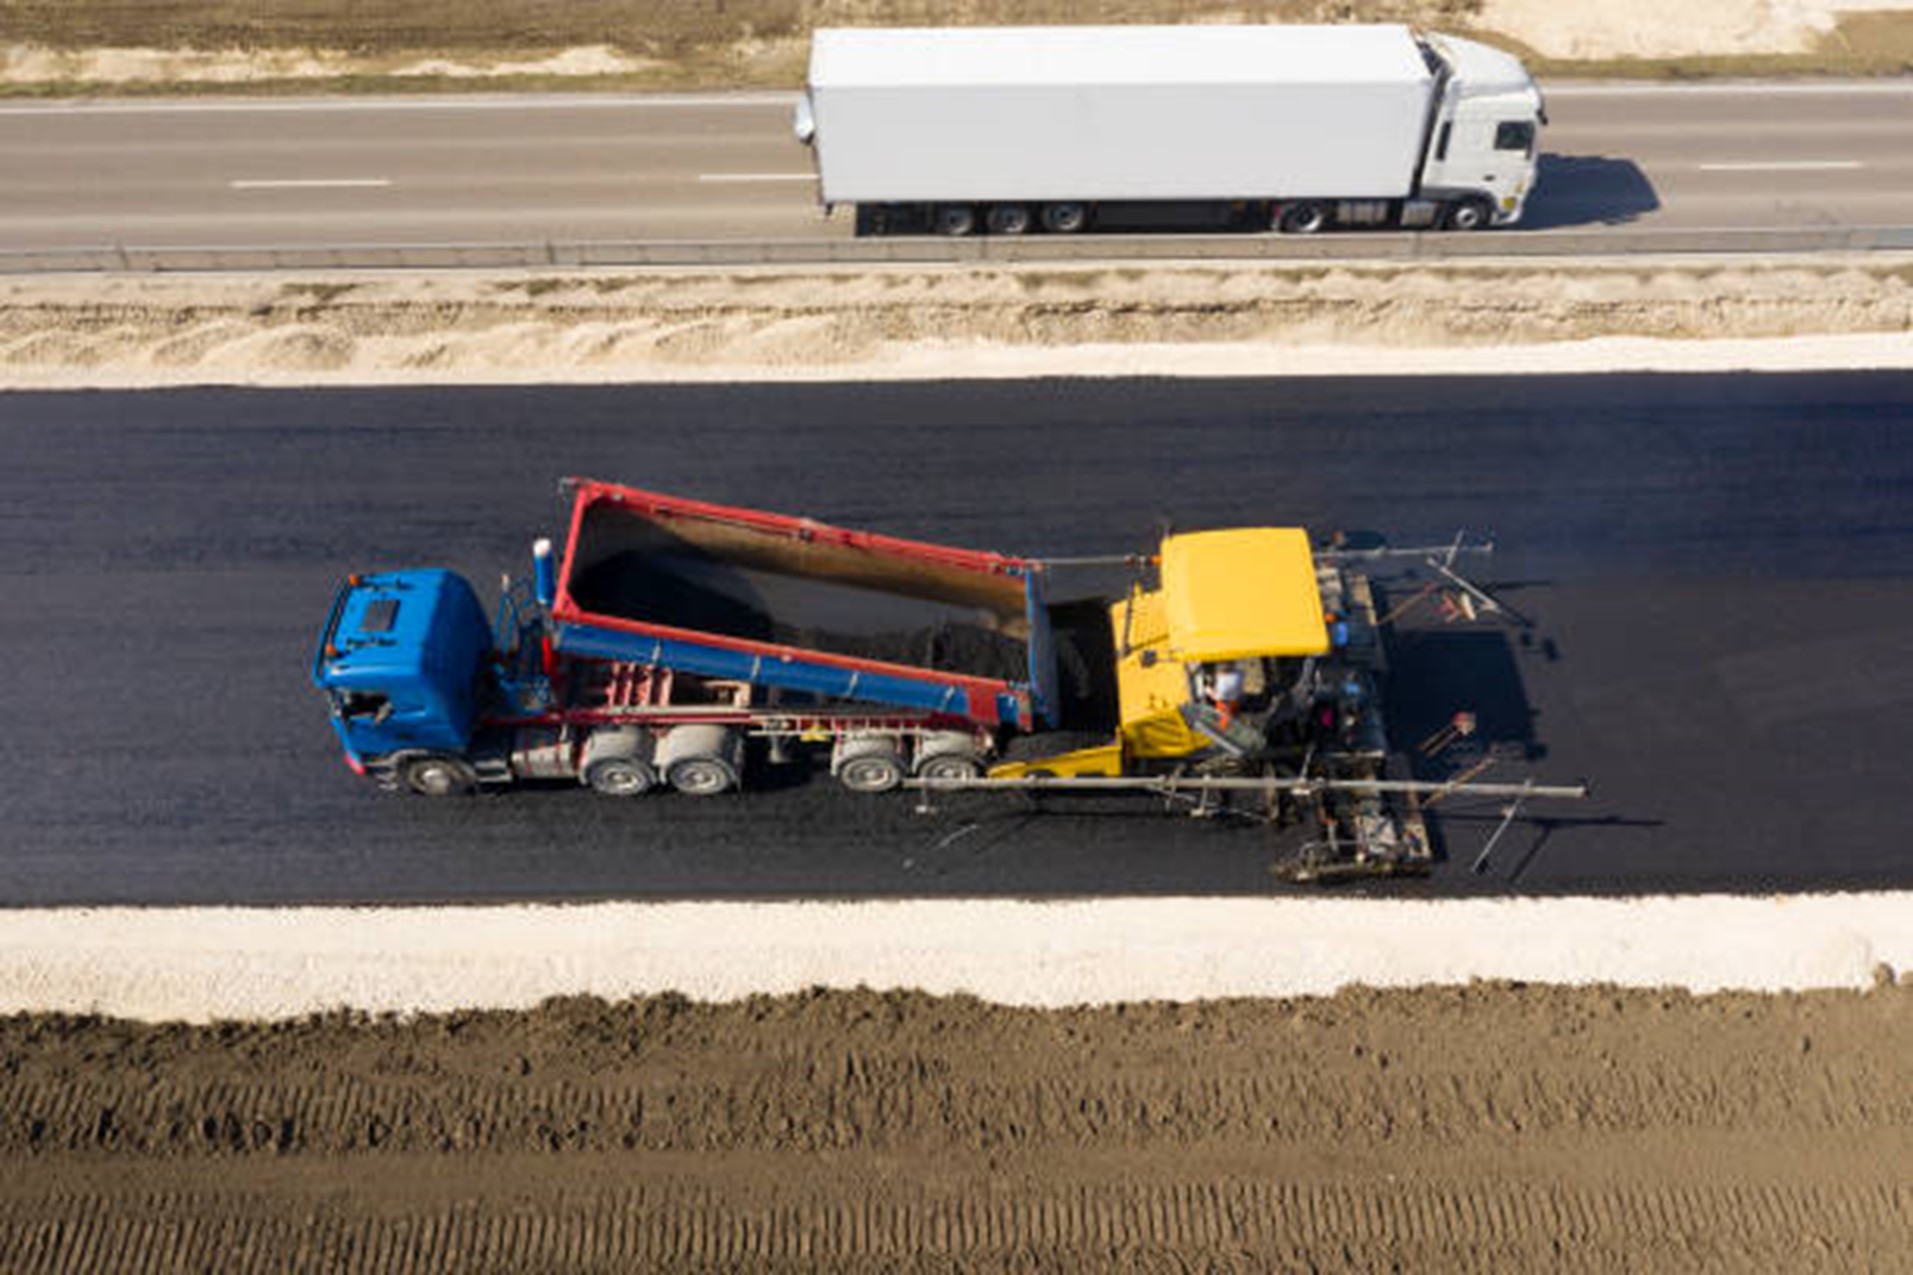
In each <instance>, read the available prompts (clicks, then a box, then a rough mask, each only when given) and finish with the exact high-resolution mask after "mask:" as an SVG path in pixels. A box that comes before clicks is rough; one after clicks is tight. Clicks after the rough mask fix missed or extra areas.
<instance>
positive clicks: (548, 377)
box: [0, 332, 1913, 390]
mask: <svg viewBox="0 0 1913 1275" xmlns="http://www.w3.org/2000/svg"><path fill="white" fill-rule="evenodd" d="M1909 369H1913V333H1909V332H1858V333H1841V334H1837V335H1800V336H1788V337H1750V338H1699V339H1681V338H1671V339H1662V338H1653V337H1595V338H1592V339H1589V340H1580V341H1557V342H1551V343H1548V344H1534V345H1478V346H1442V345H1426V346H1403V345H1360V344H1354V343H1349V344H1342V345H1329V344H1324V345H1308V344H1285V343H1278V342H1267V343H1264V342H1237V343H1213V344H1211V343H1195V342H1191V343H1187V344H1175V345H1171V344H1123V345H1113V344H1083V345H1068V346H1011V345H994V344H990V343H987V342H981V341H966V342H941V341H922V342H910V343H901V344H897V345H890V346H884V347H880V348H879V349H878V350H877V351H876V352H874V353H873V354H871V355H870V356H869V357H867V358H862V359H857V360H851V361H830V360H827V359H822V358H820V359H818V360H817V361H814V362H790V361H785V360H781V359H780V360H776V361H763V362H753V361H751V360H750V358H749V356H748V355H745V356H742V357H740V358H739V359H738V360H736V361H729V360H724V359H714V360H712V361H711V362H709V363H674V362H670V361H665V360H651V359H642V358H638V359H632V360H612V361H607V362H604V363H590V362H587V363H584V364H566V363H564V362H562V361H557V360H550V359H546V358H544V357H542V356H540V357H535V358H532V359H529V360H526V361H524V362H523V363H521V364H518V365H514V364H513V363H512V362H511V361H510V360H508V359H500V358H493V359H491V360H490V361H489V362H488V363H486V364H485V365H483V366H476V365H474V366H457V367H455V368H452V369H448V368H445V367H435V366H434V367H419V366H414V365H410V364H406V363H403V362H401V361H396V360H395V361H384V362H381V361H377V360H360V361H354V362H349V363H348V364H347V366H345V367H342V368H339V369H336V370H315V369H312V368H306V367H288V368H270V367H261V366H259V365H258V364H257V363H256V362H248V363H246V364H243V365H240V364H232V363H225V362H220V363H214V364H209V365H206V366H167V365H163V364H156V363H151V362H146V361H144V360H143V359H138V360H136V359H128V360H125V361H122V362H120V363H112V362H108V363H102V364H89V365H86V366H83V367H71V366H67V365H64V364H61V365H54V366H49V367H32V366H26V365H21V364H11V365H0V389H6V390H45V389H77V388H84V389H101V390H103V389H122V390H124V389H152V388H157V387H163V386H192V385H252V386H272V387H280V388H298V387H308V386H333V387H342V386H356V387H365V386H375V385H440V384H456V385H459V386H466V387H469V386H476V385H659V384H710V383H724V384H729V383H739V382H771V383H779V384H796V383H811V382H828V383H841V384H849V383H859V382H898V381H948V380H1026V379H1037V378H1054V377H1085V378H1098V379H1111V378H1121V377H1174V378H1179V379H1187V380H1195V379H1202V378H1208V377H1278V378H1279V377H1287V376H1308V377H1325V376H1343V377H1377V376H1387V377H1394V376H1556V375H1568V374H1578V375H1599V374H1604V373H1615V372H1675V373H1687V372H1693V373H1722V372H1861V371H1885V370H1909Z"/></svg>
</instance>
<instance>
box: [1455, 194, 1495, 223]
mask: <svg viewBox="0 0 1913 1275" xmlns="http://www.w3.org/2000/svg"><path fill="white" fill-rule="evenodd" d="M1494 219H1495V206H1494V205H1493V204H1491V203H1489V202H1488V201H1487V200H1485V199H1483V198H1481V196H1479V195H1476V196H1475V197H1473V198H1472V199H1464V200H1462V201H1461V202H1460V203H1458V204H1456V205H1455V206H1454V207H1452V208H1450V209H1449V210H1448V215H1447V217H1445V218H1443V219H1442V224H1443V225H1445V226H1447V227H1448V229H1450V230H1486V229H1487V228H1488V227H1489V226H1491V225H1493V224H1494Z"/></svg>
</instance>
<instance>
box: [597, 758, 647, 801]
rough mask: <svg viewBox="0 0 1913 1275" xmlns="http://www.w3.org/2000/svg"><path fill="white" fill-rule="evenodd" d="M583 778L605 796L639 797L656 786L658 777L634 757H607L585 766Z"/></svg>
mask: <svg viewBox="0 0 1913 1275" xmlns="http://www.w3.org/2000/svg"><path fill="white" fill-rule="evenodd" d="M584 780H585V782H586V783H587V784H590V785H591V791H593V792H601V793H603V794H604V795H605V796H607V797H641V796H643V795H644V794H645V793H647V792H650V791H651V790H652V789H653V788H655V787H657V782H658V777H657V775H655V774H654V773H652V770H651V768H650V767H649V766H647V765H645V764H644V763H643V762H641V761H639V760H638V759H637V758H635V757H608V758H606V759H605V760H604V761H601V762H596V763H594V764H593V765H591V766H589V767H587V768H586V769H585V774H584Z"/></svg>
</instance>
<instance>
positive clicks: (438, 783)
mask: <svg viewBox="0 0 1913 1275" xmlns="http://www.w3.org/2000/svg"><path fill="white" fill-rule="evenodd" d="M399 774H400V775H401V776H402V777H403V778H404V780H405V786H406V787H407V788H409V789H411V790H412V791H413V792H415V793H417V794H418V795H419V796H421V797H463V796H465V795H466V794H467V793H469V792H471V791H472V790H473V789H475V788H477V787H478V772H477V771H475V770H473V769H472V767H471V763H470V762H467V761H465V760H464V759H463V758H460V757H448V756H446V755H444V754H443V753H427V754H425V755H424V756H422V757H414V758H412V759H411V760H409V761H407V762H405V763H404V765H403V767H402V768H401V770H400V771H399Z"/></svg>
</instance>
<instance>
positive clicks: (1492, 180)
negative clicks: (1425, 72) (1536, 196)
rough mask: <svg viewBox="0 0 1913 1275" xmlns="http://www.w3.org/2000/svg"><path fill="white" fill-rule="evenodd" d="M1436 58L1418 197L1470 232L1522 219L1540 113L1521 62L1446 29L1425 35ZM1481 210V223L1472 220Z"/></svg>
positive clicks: (1534, 162) (1537, 94)
mask: <svg viewBox="0 0 1913 1275" xmlns="http://www.w3.org/2000/svg"><path fill="white" fill-rule="evenodd" d="M1422 38H1423V40H1424V41H1425V47H1426V48H1427V49H1428V50H1429V51H1430V52H1431V53H1432V54H1433V55H1434V58H1435V59H1436V60H1438V61H1439V63H1440V66H1439V67H1438V68H1437V76H1438V79H1439V82H1440V85H1441V88H1440V92H1439V94H1438V96H1437V97H1436V99H1435V112H1434V118H1433V119H1432V121H1431V126H1432V130H1433V131H1432V135H1431V136H1430V138H1429V142H1428V146H1427V148H1426V154H1425V157H1424V159H1423V161H1422V172H1421V189H1420V192H1419V193H1420V196H1421V198H1422V199H1424V200H1440V201H1442V202H1443V203H1444V204H1445V205H1446V206H1447V208H1448V212H1447V223H1446V224H1448V225H1450V226H1452V227H1454V228H1455V229H1461V230H1474V229H1479V228H1480V226H1481V225H1482V224H1493V225H1497V226H1503V225H1511V224H1513V223H1514V222H1517V221H1519V220H1521V213H1522V209H1523V207H1524V206H1525V205H1526V203H1527V198H1528V193H1529V192H1530V191H1531V190H1533V189H1534V179H1535V172H1536V169H1537V166H1538V162H1539V160H1538V153H1537V148H1538V142H1539V140H1540V136H1541V126H1542V125H1543V124H1545V123H1546V122H1547V111H1546V108H1545V106H1544V104H1543V102H1542V98H1541V90H1540V89H1539V88H1538V87H1537V86H1536V85H1535V82H1534V79H1533V77H1531V76H1530V75H1529V74H1528V71H1527V68H1526V67H1524V66H1522V65H1521V63H1520V61H1519V60H1518V59H1516V58H1514V57H1512V56H1510V55H1509V54H1506V53H1503V52H1502V51H1501V50H1499V49H1495V48H1490V47H1489V46H1488V45H1485V44H1479V43H1477V42H1475V41H1473V40H1463V39H1460V38H1458V37H1456V36H1451V35H1434V34H1430V35H1426V36H1424V37H1422ZM1482 216H1485V217H1487V218H1488V221H1487V222H1486V223H1481V222H1477V221H1475V220H1474V219H1475V218H1478V217H1482Z"/></svg>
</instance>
